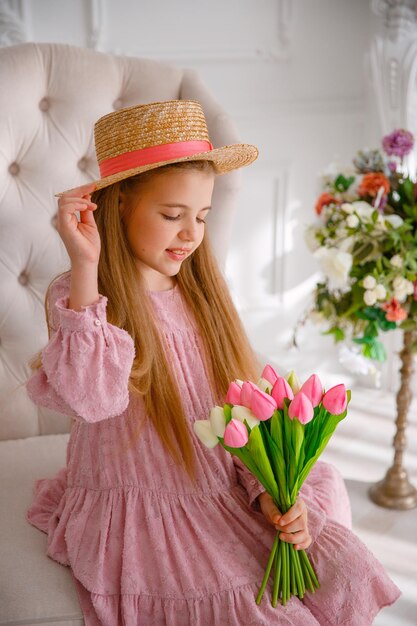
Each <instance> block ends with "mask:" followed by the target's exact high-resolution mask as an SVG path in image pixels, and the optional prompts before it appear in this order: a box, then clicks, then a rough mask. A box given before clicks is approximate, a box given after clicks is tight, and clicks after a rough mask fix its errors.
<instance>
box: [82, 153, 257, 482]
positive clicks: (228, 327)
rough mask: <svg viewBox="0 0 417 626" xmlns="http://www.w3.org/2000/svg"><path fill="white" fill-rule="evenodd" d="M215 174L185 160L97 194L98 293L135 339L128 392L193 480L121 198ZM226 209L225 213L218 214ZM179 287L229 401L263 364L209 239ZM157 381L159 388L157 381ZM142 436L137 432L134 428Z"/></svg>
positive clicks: (215, 384)
mask: <svg viewBox="0 0 417 626" xmlns="http://www.w3.org/2000/svg"><path fill="white" fill-rule="evenodd" d="M179 168H181V169H197V170H200V171H207V172H210V171H213V169H212V168H213V166H212V164H211V163H210V162H207V161H191V162H180V163H176V164H173V165H168V166H164V167H160V168H157V169H155V170H150V171H148V172H145V173H142V174H138V175H137V176H134V177H131V178H128V179H125V180H124V181H120V182H118V183H115V184H113V185H111V186H109V187H105V188H103V189H100V190H98V191H96V192H94V193H93V194H92V196H91V200H92V201H93V202H95V203H96V204H97V209H96V211H95V212H94V217H95V221H96V224H97V228H98V230H99V233H100V239H101V254H100V261H99V267H98V286H99V292H100V293H101V294H103V295H105V296H107V298H108V303H107V319H108V321H109V322H110V323H111V324H114V325H115V326H119V327H120V328H123V329H124V330H126V331H127V332H128V333H129V334H130V336H131V337H132V338H133V341H134V344H135V349H136V357H135V360H134V363H133V367H132V370H131V374H130V380H129V388H130V391H131V392H132V393H133V394H137V395H139V396H141V397H142V398H143V401H144V403H145V408H146V413H147V415H148V417H149V419H150V420H151V422H152V424H153V426H154V428H155V430H156V432H157V433H158V435H159V437H160V439H161V441H162V443H163V445H164V446H165V448H166V450H167V451H168V452H169V453H170V455H171V456H172V458H173V459H174V460H175V461H176V462H177V463H178V464H179V465H182V466H183V467H184V469H185V470H186V472H187V474H188V475H189V477H190V478H191V479H192V480H194V479H195V464H194V453H193V444H192V441H191V437H190V432H189V427H188V425H187V420H186V417H185V415H184V411H183V407H182V403H181V397H180V393H179V390H178V387H177V384H176V381H175V378H174V375H173V372H172V371H171V369H170V366H169V363H168V362H167V358H166V354H167V351H166V347H165V346H164V339H163V337H162V335H161V334H160V333H159V331H158V328H157V325H156V324H155V322H154V318H153V310H152V305H151V303H150V301H149V298H148V296H147V293H146V286H145V285H144V283H143V281H142V280H141V278H140V276H139V281H138V270H137V266H136V264H135V258H134V255H133V253H132V252H131V249H130V246H129V244H128V241H127V237H126V232H125V227H124V224H123V220H122V219H121V215H120V209H119V198H120V193H121V192H124V193H127V194H129V193H134V194H137V193H140V187H141V186H142V185H143V184H146V182H148V181H149V180H150V178H151V177H153V176H155V175H158V174H160V173H161V172H162V171H164V172H165V171H168V170H172V169H179ZM219 210H221V209H219ZM176 278H177V282H178V285H179V288H180V290H181V293H182V295H183V297H184V299H185V302H186V304H187V305H188V308H189V311H190V312H191V314H192V315H193V317H194V319H195V321H196V324H197V328H198V330H199V331H200V336H201V338H202V343H203V348H204V355H203V356H204V358H205V363H206V368H207V372H208V376H209V379H210V383H211V388H212V389H213V393H214V396H215V398H216V402H222V401H224V397H225V394H226V392H227V388H228V385H229V383H230V381H231V380H233V379H235V378H241V379H256V377H257V376H258V375H259V364H258V363H257V360H256V358H255V355H254V353H253V351H252V348H251V347H250V344H249V341H248V339H247V336H246V333H245V330H244V328H243V325H242V323H241V321H240V318H239V316H238V313H237V311H236V309H235V306H234V304H233V301H232V299H231V296H230V294H229V290H228V288H227V285H226V282H225V280H224V278H223V276H222V274H221V272H220V270H219V268H218V265H217V263H216V260H215V258H214V255H213V253H212V251H211V249H210V245H209V242H208V238H207V235H205V236H204V239H203V241H202V243H201V244H200V246H199V247H198V248H197V250H196V251H195V252H194V253H193V254H192V255H191V256H190V257H188V258H187V259H185V260H184V261H183V263H182V265H181V269H180V271H179V273H178V274H177V276H176ZM155 381H158V385H156V384H155ZM137 432H139V431H137Z"/></svg>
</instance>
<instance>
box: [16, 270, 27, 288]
mask: <svg viewBox="0 0 417 626" xmlns="http://www.w3.org/2000/svg"><path fill="white" fill-rule="evenodd" d="M17 280H18V281H19V283H20V284H21V285H23V287H25V286H26V285H27V284H28V282H29V276H28V274H27V273H26V272H25V271H23V272H22V273H21V274H20V276H19V278H18V279H17Z"/></svg>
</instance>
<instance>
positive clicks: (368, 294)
mask: <svg viewBox="0 0 417 626" xmlns="http://www.w3.org/2000/svg"><path fill="white" fill-rule="evenodd" d="M363 300H364V302H365V304H366V305H367V306H373V305H374V304H375V302H376V301H377V296H376V293H375V291H374V290H368V291H365V293H364V294H363Z"/></svg>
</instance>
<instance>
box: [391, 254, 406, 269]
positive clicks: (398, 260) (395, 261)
mask: <svg viewBox="0 0 417 626" xmlns="http://www.w3.org/2000/svg"><path fill="white" fill-rule="evenodd" d="M390 263H391V265H392V266H393V267H402V266H403V259H402V256H401V255H400V254H394V256H393V257H391V260H390Z"/></svg>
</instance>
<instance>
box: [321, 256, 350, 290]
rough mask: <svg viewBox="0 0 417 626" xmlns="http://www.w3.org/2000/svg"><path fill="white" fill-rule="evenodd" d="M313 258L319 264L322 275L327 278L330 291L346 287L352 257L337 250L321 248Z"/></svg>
mask: <svg viewBox="0 0 417 626" xmlns="http://www.w3.org/2000/svg"><path fill="white" fill-rule="evenodd" d="M314 257H315V258H316V259H317V261H318V262H319V264H320V267H321V269H322V271H323V272H324V274H326V276H327V277H328V279H329V287H330V288H331V289H342V288H343V287H346V284H347V281H348V276H349V272H350V269H351V267H352V255H351V254H349V252H342V251H341V250H338V248H324V247H321V248H319V249H318V250H316V252H315V253H314Z"/></svg>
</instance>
